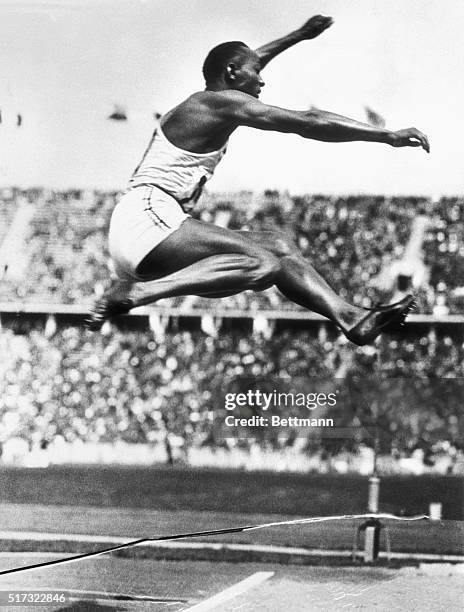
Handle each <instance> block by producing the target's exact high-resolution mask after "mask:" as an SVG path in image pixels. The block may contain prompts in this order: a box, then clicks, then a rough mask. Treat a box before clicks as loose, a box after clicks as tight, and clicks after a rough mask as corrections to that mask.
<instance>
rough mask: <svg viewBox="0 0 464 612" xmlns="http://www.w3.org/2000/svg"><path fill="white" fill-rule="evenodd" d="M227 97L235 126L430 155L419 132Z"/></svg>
mask: <svg viewBox="0 0 464 612" xmlns="http://www.w3.org/2000/svg"><path fill="white" fill-rule="evenodd" d="M223 95H225V96H226V97H227V102H226V104H225V105H224V106H223V107H222V109H221V111H220V113H221V114H223V116H224V118H225V119H226V120H228V121H230V122H231V123H232V124H235V126H239V125H245V126H248V127H253V128H257V129H260V130H273V131H275V132H285V133H289V134H298V135H299V136H302V137H303V138H311V139H313V140H322V141H324V142H353V141H364V142H380V143H384V144H389V145H391V146H392V147H422V148H423V149H424V150H425V151H427V153H429V152H430V145H429V142H428V139H427V136H425V134H423V133H422V132H420V131H419V130H417V129H416V128H407V129H404V130H398V131H396V132H392V131H390V130H386V129H383V128H378V127H375V126H373V125H369V124H367V123H361V122H360V121H356V120H355V119H350V118H348V117H343V116H342V115H336V114H335V113H329V112H327V111H323V110H319V109H311V110H309V111H293V110H288V109H285V108H279V107H277V106H270V105H268V104H263V103H262V102H260V101H259V100H257V99H256V98H254V97H253V96H250V95H248V94H245V93H243V92H240V91H228V92H224V94H223Z"/></svg>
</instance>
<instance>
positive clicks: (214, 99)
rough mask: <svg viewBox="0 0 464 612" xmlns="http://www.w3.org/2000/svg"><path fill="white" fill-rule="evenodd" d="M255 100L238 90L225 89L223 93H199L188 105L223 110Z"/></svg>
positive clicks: (194, 95)
mask: <svg viewBox="0 0 464 612" xmlns="http://www.w3.org/2000/svg"><path fill="white" fill-rule="evenodd" d="M250 99H251V100H253V99H254V98H253V97H252V96H250V95H249V94H247V93H244V92H243V91H238V90H236V89H224V90H221V91H208V90H206V91H197V92H195V93H194V94H192V95H191V96H190V97H189V98H187V100H186V101H185V102H186V103H191V104H203V105H205V106H209V107H210V108H222V107H224V106H230V105H236V104H244V103H246V102H247V101H249V100H250Z"/></svg>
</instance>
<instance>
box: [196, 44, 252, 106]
mask: <svg viewBox="0 0 464 612" xmlns="http://www.w3.org/2000/svg"><path fill="white" fill-rule="evenodd" d="M260 70H261V63H260V60H259V56H258V54H257V53H256V52H255V51H253V50H252V49H250V47H248V46H247V45H246V44H245V43H243V42H241V41H238V40H235V41H231V42H226V43H222V44H220V45H218V46H217V47H214V49H211V51H210V52H209V53H208V55H207V57H206V59H205V62H204V64H203V76H204V77H205V81H206V87H207V88H209V89H216V90H217V89H237V90H239V91H243V92H245V93H248V94H250V95H252V96H254V97H256V98H257V97H258V96H259V93H260V91H261V88H262V87H263V86H264V82H263V80H262V79H261V77H260V74H259V73H260Z"/></svg>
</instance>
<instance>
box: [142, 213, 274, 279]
mask: <svg viewBox="0 0 464 612" xmlns="http://www.w3.org/2000/svg"><path fill="white" fill-rule="evenodd" d="M247 234H248V235H247ZM232 253H237V254H240V255H249V256H250V257H260V258H266V257H269V256H271V255H270V250H269V249H266V248H264V246H262V244H259V243H256V242H255V241H254V240H253V237H252V236H251V232H239V231H235V230H229V229H225V228H222V227H218V226H217V225H213V224H211V223H204V222H202V221H197V220H196V219H191V218H189V219H186V220H185V221H184V223H182V225H181V226H180V228H179V229H178V230H176V231H175V232H173V233H172V234H171V235H170V236H168V237H167V238H165V239H164V240H163V242H161V243H160V244H159V245H158V246H156V247H155V248H154V249H153V250H152V251H151V252H150V253H149V254H148V255H147V256H146V257H145V258H144V259H143V261H142V262H141V263H140V264H139V266H138V267H137V273H138V274H140V275H142V276H147V277H150V278H152V279H154V278H160V277H162V276H166V275H167V274H172V273H173V272H176V271H178V270H182V269H183V268H186V267H187V266H190V265H192V264H193V263H196V262H197V261H200V260H202V259H205V258H206V257H211V256H213V255H223V254H232Z"/></svg>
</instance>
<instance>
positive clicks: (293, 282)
mask: <svg viewBox="0 0 464 612" xmlns="http://www.w3.org/2000/svg"><path fill="white" fill-rule="evenodd" d="M239 233H240V234H242V235H244V236H248V237H249V238H250V239H251V240H252V241H253V242H254V243H255V244H259V245H260V246H262V247H263V248H264V247H265V248H267V249H268V250H269V251H271V252H272V253H273V254H274V255H275V256H276V257H278V258H279V262H280V271H279V273H278V275H277V277H276V281H275V285H276V287H277V288H278V289H279V291H280V292H281V293H283V294H284V295H285V297H287V298H288V299H290V300H291V301H292V302H295V303H296V304H299V305H300V306H303V307H304V308H307V309H308V310H312V311H313V312H317V313H319V314H321V315H323V316H325V317H327V318H328V319H330V320H331V321H334V322H335V323H337V325H339V326H340V327H341V328H342V329H349V328H350V327H351V326H352V325H353V324H354V323H355V322H357V321H359V320H360V318H362V317H363V316H364V315H365V314H366V313H365V311H364V310H363V309H362V308H358V307H357V306H353V305H352V304H350V303H349V302H346V301H345V300H343V299H342V298H341V297H340V296H339V295H337V294H336V293H335V291H334V290H333V289H332V287H330V285H328V283H327V282H326V281H325V280H324V279H323V278H322V276H321V275H320V274H319V273H318V272H317V271H316V270H315V269H314V268H313V267H312V266H311V264H310V263H309V262H308V261H306V259H304V257H303V256H302V255H301V253H300V252H299V251H298V249H297V247H296V246H295V245H293V244H292V243H291V241H289V240H288V239H287V237H286V236H285V235H283V234H279V233H278V232H272V231H269V232H266V231H263V232H255V231H250V232H239Z"/></svg>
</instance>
